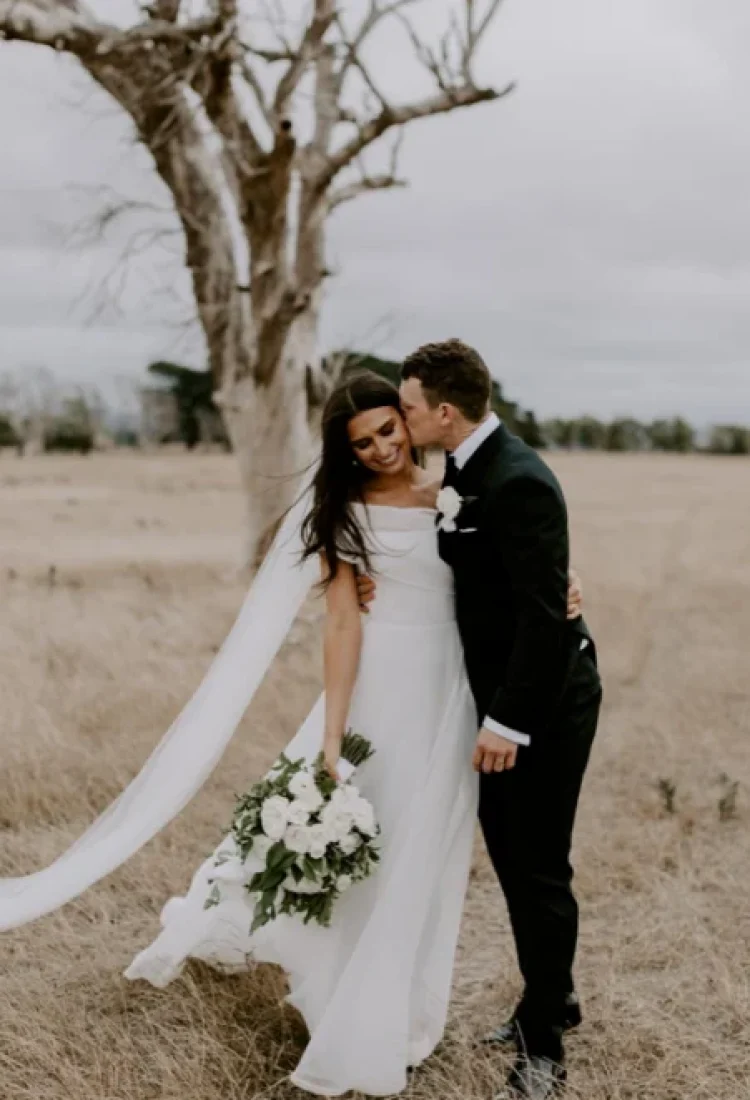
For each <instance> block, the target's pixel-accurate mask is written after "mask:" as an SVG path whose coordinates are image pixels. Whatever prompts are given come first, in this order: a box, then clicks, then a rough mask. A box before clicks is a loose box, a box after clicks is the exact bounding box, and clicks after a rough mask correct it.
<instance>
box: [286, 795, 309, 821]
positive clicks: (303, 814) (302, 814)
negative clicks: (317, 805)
mask: <svg viewBox="0 0 750 1100" xmlns="http://www.w3.org/2000/svg"><path fill="white" fill-rule="evenodd" d="M288 819H289V824H290V825H307V823H308V821H309V820H310V811H309V810H308V809H307V807H306V806H305V805H304V803H303V802H302V800H301V799H299V798H295V800H294V802H292V804H291V806H290V807H289V813H288Z"/></svg>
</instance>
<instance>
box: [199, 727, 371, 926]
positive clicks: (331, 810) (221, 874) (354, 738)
mask: <svg viewBox="0 0 750 1100" xmlns="http://www.w3.org/2000/svg"><path fill="white" fill-rule="evenodd" d="M373 751H374V750H373V748H372V746H371V744H370V742H369V741H367V740H366V739H365V738H364V737H360V736H359V735H358V734H354V733H352V732H351V731H350V732H349V733H347V734H346V736H345V737H344V740H343V742H342V746H341V759H342V761H346V762H347V763H348V764H350V765H351V766H352V769H353V768H356V767H358V766H359V765H360V764H363V763H364V762H365V761H366V760H368V759H369V758H370V757H371V756H372V754H373ZM379 833H380V829H379V827H378V825H377V822H376V820H375V813H374V810H373V808H372V806H371V805H370V803H369V802H368V801H367V800H366V799H364V798H363V797H362V796H361V795H360V793H359V791H358V789H357V788H356V787H355V786H354V785H353V784H352V783H351V782H350V781H346V782H342V781H336V780H335V779H333V778H332V777H331V776H330V775H329V773H328V771H327V769H326V767H325V765H324V761H323V754H322V753H321V754H320V755H319V756H318V757H317V758H316V759H315V760H314V761H313V763H312V764H308V763H306V762H305V761H304V760H290V759H289V758H288V757H287V756H285V755H283V754H282V756H280V757H279V759H278V760H277V762H276V764H275V765H274V766H273V768H272V769H271V771H270V772H269V773H268V775H267V776H266V777H265V779H262V780H261V781H260V782H259V783H257V784H256V785H255V786H254V787H253V788H252V789H251V790H250V791H249V792H248V794H246V795H243V796H242V797H241V798H239V799H238V801H237V807H236V809H235V812H234V819H233V821H232V831H231V837H230V839H229V840H228V841H227V843H226V844H224V845H223V847H222V848H220V849H219V851H218V853H217V855H216V859H215V862H214V867H215V870H214V871H213V872H212V875H211V878H210V879H209V884H210V886H211V891H210V894H209V896H208V900H207V901H206V904H205V908H207V909H208V908H211V907H212V906H214V905H219V904H220V902H221V901H222V900H224V898H225V897H226V896H227V895H228V894H232V893H235V894H236V891H237V889H238V888H240V889H241V890H243V891H247V892H249V893H250V895H251V896H252V897H253V899H254V901H255V912H254V919H253V923H252V928H251V932H255V931H256V930H257V929H258V928H262V927H263V925H265V924H268V923H269V921H272V920H275V919H276V917H278V916H281V915H288V916H293V915H296V916H300V917H302V918H303V920H304V922H305V924H308V923H309V922H310V921H316V922H317V923H318V924H322V925H324V926H326V927H327V926H328V925H329V924H330V922H331V915H332V913H333V907H334V904H335V903H336V901H337V900H338V898H339V897H341V895H342V894H343V893H345V892H346V891H347V890H348V889H349V888H350V887H351V886H352V885H353V884H354V883H355V882H361V881H362V880H363V879H366V878H368V877H369V875H371V874H372V872H373V870H374V869H375V867H376V865H377V863H378V860H379V858H380V857H379V852H378V847H377V844H376V840H377V837H378V835H379Z"/></svg>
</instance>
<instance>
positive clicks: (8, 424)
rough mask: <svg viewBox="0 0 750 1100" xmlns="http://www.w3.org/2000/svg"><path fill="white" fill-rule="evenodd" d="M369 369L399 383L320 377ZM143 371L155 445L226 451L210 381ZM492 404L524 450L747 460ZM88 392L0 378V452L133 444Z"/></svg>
mask: <svg viewBox="0 0 750 1100" xmlns="http://www.w3.org/2000/svg"><path fill="white" fill-rule="evenodd" d="M357 370H372V371H374V372H375V373H376V374H380V375H381V376H382V377H384V378H387V379H389V381H391V382H393V383H394V385H398V384H399V382H400V377H401V364H400V363H399V362H397V361H396V360H392V359H383V358H380V357H379V356H376V355H368V354H366V353H361V352H355V351H348V350H343V351H337V352H334V353H332V354H331V355H329V356H328V357H326V359H324V361H323V373H324V375H325V376H326V377H327V378H328V379H329V380H330V382H332V381H333V380H335V379H336V378H339V377H342V376H345V375H346V374H348V373H351V372H352V371H357ZM148 373H149V374H150V375H151V376H152V377H154V378H158V379H159V380H160V384H161V385H162V386H163V387H164V388H165V389H166V390H167V392H168V393H169V394H170V395H171V398H172V400H173V401H174V406H173V409H174V415H173V422H172V426H171V428H170V430H169V434H168V437H166V438H164V439H161V438H160V439H159V442H180V443H183V444H184V445H185V446H186V447H187V448H188V449H192V448H194V447H195V446H196V445H197V444H198V443H201V442H214V443H218V444H220V445H221V446H223V447H225V448H226V449H229V447H230V443H229V439H228V436H227V434H226V432H225V430H224V427H223V424H222V421H221V416H220V414H219V411H218V409H217V408H216V406H215V405H214V403H213V396H212V395H213V382H212V378H211V375H210V372H208V371H199V370H194V369H192V368H190V367H184V366H181V365H180V364H178V363H171V362H165V361H160V362H156V363H152V364H150V366H149V367H148ZM492 406H493V408H494V410H495V411H496V412H497V414H498V416H500V418H501V419H502V420H503V421H504V423H505V424H507V426H508V427H509V428H510V430H511V431H512V432H515V433H516V434H517V435H519V436H520V437H521V438H522V439H523V440H524V441H525V442H526V443H528V444H529V445H530V446H531V447H534V448H536V449H539V450H542V449H544V448H548V447H549V448H554V449H557V450H559V449H563V450H571V451H572V450H578V451H611V452H633V451H652V452H653V451H661V452H665V453H672V454H689V453H693V452H703V453H708V454H716V455H750V427H743V426H741V425H733V424H723V425H716V426H714V427H713V428H712V429H711V430H710V432H709V433H708V434H707V436H706V437H704V438H703V439H699V437H698V433H697V432H696V430H695V429H694V428H693V426H692V425H691V424H689V423H688V422H687V421H686V420H684V419H683V418H682V417H673V418H671V419H667V418H664V419H657V420H652V421H650V422H642V421H640V420H636V419H634V418H632V417H619V418H616V419H614V420H609V421H607V420H600V419H598V418H596V417H593V416H581V417H578V418H574V419H562V418H559V417H558V418H555V419H551V420H546V421H543V422H542V423H540V422H539V421H538V420H537V417H536V416H535V414H534V413H533V411H531V410H530V409H523V408H521V406H520V405H519V404H518V403H517V402H515V401H510V400H509V399H508V398H507V397H506V396H505V394H504V393H503V389H502V386H501V385H500V383H499V382H497V381H495V382H493V388H492ZM115 411H116V410H113V409H108V408H107V405H106V403H105V402H104V400H103V399H102V397H101V395H100V394H99V393H98V391H97V390H96V389H95V388H92V387H81V386H76V387H72V388H70V387H69V388H68V389H67V390H63V389H61V387H60V384H59V382H58V381H57V380H56V379H55V378H54V376H53V375H52V374H51V373H50V372H49V371H47V370H45V369H44V368H28V369H26V370H24V371H18V372H16V373H15V374H13V373H5V374H2V375H0V448H15V449H16V451H17V452H18V453H19V454H27V453H34V452H36V453H38V452H40V451H42V452H43V451H68V452H78V453H80V454H89V453H90V452H91V451H93V450H97V449H101V448H102V447H106V446H112V445H114V446H123V445H131V446H132V445H137V444H138V443H139V441H141V440H140V439H139V435H138V432H137V430H136V429H135V428H134V427H123V426H122V425H119V426H118V424H117V421H116V418H113V414H114V412H115Z"/></svg>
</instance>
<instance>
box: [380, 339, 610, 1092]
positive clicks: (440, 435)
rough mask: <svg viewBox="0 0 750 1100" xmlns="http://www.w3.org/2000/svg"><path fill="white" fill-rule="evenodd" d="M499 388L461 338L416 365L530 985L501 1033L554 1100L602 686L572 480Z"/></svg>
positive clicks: (419, 354)
mask: <svg viewBox="0 0 750 1100" xmlns="http://www.w3.org/2000/svg"><path fill="white" fill-rule="evenodd" d="M490 392H491V377H490V373H489V371H488V369H487V367H486V365H485V363H484V362H483V360H482V358H481V356H480V355H479V353H478V352H476V351H475V350H474V349H473V348H470V347H467V346H466V345H465V344H463V343H461V341H459V340H448V341H446V342H445V343H439V344H427V345H425V346H424V347H421V348H419V349H418V350H417V351H415V352H414V353H413V354H412V355H410V356H409V357H408V358H407V359H406V360H405V362H404V365H403V369H402V384H401V399H402V405H403V411H404V415H405V417H406V419H407V422H408V425H409V430H410V432H411V436H412V439H413V441H414V444H415V445H416V446H418V447H419V446H426V445H435V444H439V445H440V446H442V447H444V448H445V450H446V473H445V480H444V482H443V489H444V490H452V491H448V492H446V491H443V492H442V493H441V496H440V497H439V498H438V510H439V511H440V510H441V506H442V509H443V514H442V515H441V516H439V518H438V540H439V547H440V554H441V556H442V557H443V559H444V560H445V561H446V562H447V563H448V564H449V565H450V566H451V568H452V569H453V573H454V577H455V590H456V611H457V616H458V626H459V630H460V633H461V639H462V642H463V647H464V653H465V657H466V668H467V672H468V676H469V681H470V683H471V688H472V691H473V694H474V698H475V700H476V704H477V710H478V714H479V720H480V722H481V730H480V732H479V736H478V739H477V743H476V751H475V755H474V765H475V767H476V768H477V770H478V771H480V772H481V779H480V784H481V786H480V805H479V817H480V821H481V825H482V829H483V832H484V837H485V840H486V844H487V850H488V852H489V854H490V858H491V860H492V863H493V865H494V868H495V871H496V873H497V876H498V878H499V880H500V885H501V887H502V889H503V893H504V894H505V899H506V902H507V906H508V911H509V914H510V920H511V924H512V928H513V935H514V937H515V942H516V949H517V952H518V962H519V966H520V969H521V973H522V975H523V978H524V982H525V988H524V992H523V996H522V998H521V1001H520V1003H519V1005H518V1007H517V1008H516V1010H515V1012H514V1014H513V1017H512V1019H511V1020H510V1021H509V1022H508V1024H506V1025H504V1026H503V1027H501V1028H500V1029H498V1031H497V1032H495V1033H494V1034H493V1035H492V1036H490V1037H489V1041H490V1042H495V1043H502V1042H504V1041H505V1042H515V1043H516V1046H517V1051H518V1057H517V1059H516V1063H515V1065H514V1068H513V1070H512V1072H511V1075H510V1078H509V1082H508V1083H509V1085H510V1087H511V1089H512V1091H513V1093H514V1095H517V1096H525V1097H530V1098H532V1100H546V1098H548V1097H551V1096H552V1095H553V1094H555V1093H556V1092H557V1091H558V1090H559V1089H560V1088H562V1085H563V1082H564V1080H565V1068H564V1054H563V1032H564V1031H565V1030H567V1029H568V1028H570V1027H574V1026H576V1025H577V1024H578V1023H579V1022H580V1019H581V1017H580V1009H579V1007H578V1001H577V998H576V996H575V992H574V985H573V973H572V970H573V958H574V954H575V948H576V939H577V932H578V907H577V904H576V900H575V897H574V895H573V892H572V890H571V878H572V869H571V866H570V847H571V839H572V833H573V823H574V820H575V814H576V806H577V803H578V795H579V792H580V789H581V782H582V780H583V775H584V771H585V770H586V765H587V762H588V758H589V751H590V748H591V743H592V740H593V738H594V733H595V731H596V725H597V719H598V715H599V706H600V702H601V682H600V679H599V674H598V672H597V667H596V655H595V648H594V643H593V640H592V638H591V635H590V634H589V632H588V629H587V627H586V624H585V623H584V621H583V619H582V618H578V619H575V620H569V619H568V618H567V588H568V559H569V547H568V519H567V513H566V508H565V500H564V498H563V494H562V491H561V489H560V486H559V484H558V482H557V479H556V478H555V476H554V474H553V473H552V472H551V470H550V469H549V468H548V467H547V466H546V465H545V463H544V462H543V461H542V460H541V458H539V456H538V455H537V454H536V452H535V451H533V450H532V449H531V448H530V447H527V446H526V444H524V443H523V442H522V441H521V440H520V439H518V438H517V437H516V436H514V435H512V434H511V433H510V432H509V431H508V430H507V429H506V428H505V427H504V425H503V424H502V423H501V422H500V420H499V419H498V418H497V416H495V414H494V413H491V412H490Z"/></svg>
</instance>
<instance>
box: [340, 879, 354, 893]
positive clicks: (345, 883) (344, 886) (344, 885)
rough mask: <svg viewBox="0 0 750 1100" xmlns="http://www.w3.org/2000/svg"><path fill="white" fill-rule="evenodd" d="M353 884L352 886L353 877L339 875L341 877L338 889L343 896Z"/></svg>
mask: <svg viewBox="0 0 750 1100" xmlns="http://www.w3.org/2000/svg"><path fill="white" fill-rule="evenodd" d="M351 884H352V877H351V875H339V877H338V878H337V879H336V889H337V890H338V891H339V893H341V894H343V893H345V892H346V891H347V890H348V889H349V887H350V886H351Z"/></svg>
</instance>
